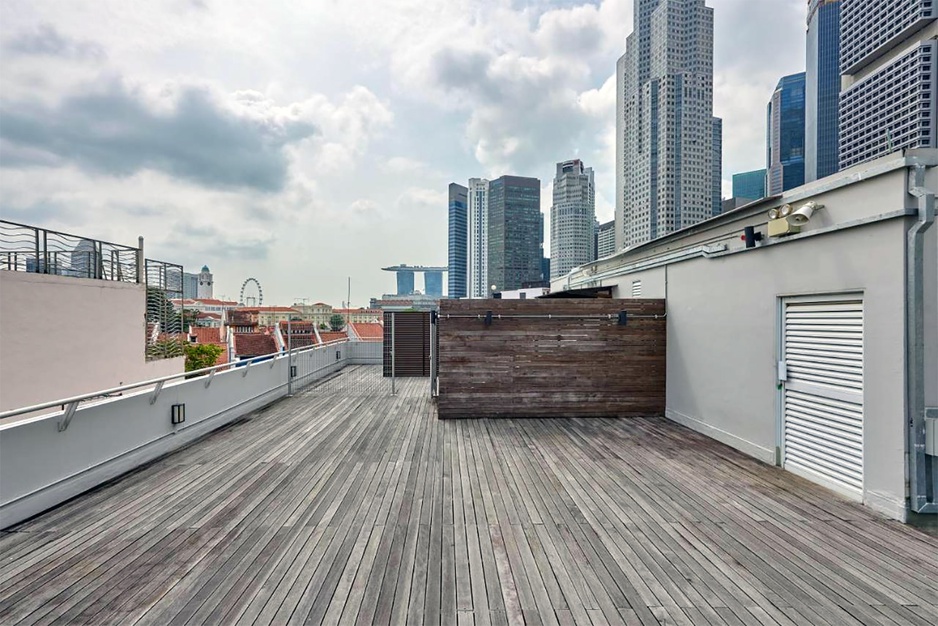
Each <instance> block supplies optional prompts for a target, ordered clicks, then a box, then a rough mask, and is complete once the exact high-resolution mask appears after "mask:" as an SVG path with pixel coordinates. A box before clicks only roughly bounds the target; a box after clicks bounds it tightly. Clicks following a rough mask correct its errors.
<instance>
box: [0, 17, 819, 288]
mask: <svg viewBox="0 0 938 626" xmlns="http://www.w3.org/2000/svg"><path fill="white" fill-rule="evenodd" d="M709 4H711V5H716V8H715V18H716V50H715V68H716V72H715V111H714V112H715V114H716V115H719V116H722V117H723V118H724V163H725V170H724V179H725V180H729V178H730V174H731V173H732V172H733V171H740V170H745V169H753V168H756V167H761V162H762V160H763V159H764V156H763V154H764V149H763V142H764V124H765V122H764V110H765V102H766V101H767V100H768V97H769V95H770V93H771V89H772V88H773V87H774V85H775V82H776V81H777V80H778V78H779V77H780V76H782V75H783V74H787V73H791V72H794V71H798V70H800V69H802V68H803V63H804V60H803V57H804V12H805V6H804V1H803V0H719V2H716V1H715V0H712V1H711V2H710V3H709ZM631 19H632V4H631V2H630V1H629V0H604V1H592V2H589V1H586V0H583V1H582V2H577V0H572V1H565V2H553V1H547V0H544V1H540V0H530V1H527V2H519V1H517V0H395V1H393V2H391V1H390V0H362V1H360V2H326V0H312V1H310V2H304V3H293V2H282V1H276V0H275V1H272V2H268V3H266V4H265V5H264V8H263V10H262V11H261V10H258V5H257V3H256V2H252V1H250V0H229V1H226V2H214V1H211V0H209V1H206V2H189V1H188V0H173V1H172V2H169V3H128V2H126V1H125V0H98V1H97V2H95V3H94V4H93V5H87V4H86V3H61V2H53V1H52V0H9V1H7V2H4V3H3V4H2V6H0V45H2V46H4V52H5V55H4V67H3V72H2V74H0V105H2V106H4V107H10V106H12V105H21V104H22V103H27V102H29V103H35V104H34V110H33V113H35V112H36V111H38V112H42V113H47V114H50V115H56V114H58V115H59V117H57V118H53V117H50V118H48V119H49V121H50V123H49V124H46V125H45V128H46V130H47V131H48V129H53V130H55V129H61V128H63V126H62V125H61V124H60V125H59V126H53V125H51V122H52V121H54V120H55V119H58V120H60V121H62V123H63V124H64V121H63V120H69V119H71V120H74V119H75V118H74V117H67V116H65V117H63V116H62V115H61V114H62V113H63V112H68V111H75V107H74V100H75V98H77V97H79V96H85V97H88V96H89V94H92V95H93V94H97V95H98V96H100V95H101V94H102V93H103V94H106V93H107V91H106V90H105V89H104V88H103V87H102V86H107V85H114V84H119V85H122V86H123V87H122V90H121V91H119V92H118V93H117V95H118V96H120V97H115V98H113V99H112V100H113V101H114V102H116V103H123V105H124V106H128V107H137V109H136V110H137V111H138V114H139V116H140V119H142V120H144V121H146V122H149V124H148V125H146V124H144V125H139V124H138V125H132V124H125V125H124V127H123V129H122V131H121V132H122V133H123V134H121V135H119V137H122V138H124V140H125V143H126V140H127V139H128V138H133V139H135V141H137V142H138V143H140V142H142V144H143V145H141V147H140V148H138V149H135V152H133V155H135V158H134V159H123V160H121V159H113V160H106V159H104V158H103V157H102V156H100V155H98V154H95V155H92V156H89V155H88V154H87V151H88V150H89V149H91V147H94V146H98V147H100V146H102V145H103V146H104V147H108V146H111V145H112V144H113V143H114V142H115V141H114V138H113V137H112V138H111V143H110V144H109V143H108V142H103V143H102V141H103V140H101V139H100V138H98V139H97V140H96V141H97V143H94V142H92V141H90V138H92V137H94V136H97V135H93V134H91V133H92V131H93V130H95V128H82V129H80V132H79V131H75V132H74V133H73V135H72V139H73V140H72V141H71V142H70V143H69V144H68V146H67V147H68V149H67V150H66V149H65V148H63V146H62V142H63V141H64V140H63V139H62V137H63V136H66V135H67V133H64V132H59V130H56V133H53V134H54V136H53V137H51V140H52V141H51V144H52V148H55V149H51V148H50V146H49V142H48V141H47V142H45V143H42V142H38V141H36V140H35V139H33V140H30V141H27V140H25V139H24V138H23V137H19V138H18V139H17V140H16V141H13V138H9V137H7V136H6V135H4V138H3V139H2V140H0V141H2V142H3V143H2V145H0V166H2V167H0V197H2V200H0V210H2V211H4V212H11V211H12V212H15V213H16V215H17V216H18V217H19V218H20V219H19V221H33V222H34V223H37V224H39V225H41V226H49V227H52V228H55V227H60V228H62V229H63V230H67V231H71V232H78V233H80V234H87V235H88V236H97V237H101V238H106V239H116V240H118V241H126V242H129V243H134V242H135V241H136V236H137V235H138V234H143V235H144V236H145V237H146V238H147V242H148V243H147V245H148V250H150V251H151V252H152V253H153V255H154V256H158V257H159V258H164V259H166V260H170V261H182V262H184V263H186V264H187V265H190V266H193V265H195V266H201V265H202V264H203V263H206V262H207V263H208V264H209V265H210V266H211V267H212V269H213V271H214V272H215V274H216V277H217V285H218V286H219V289H220V290H221V291H220V292H221V293H224V291H225V290H227V291H229V292H230V293H229V294H228V295H232V294H236V293H237V289H238V286H239V285H240V281H242V280H243V279H244V278H246V277H247V276H248V275H251V276H255V277H257V278H258V279H259V280H261V282H262V283H264V287H265V294H266V295H267V296H268V298H269V299H270V300H271V302H282V303H287V302H289V301H290V300H291V299H292V298H294V297H296V296H306V297H310V298H314V299H315V300H328V301H333V302H338V301H340V300H342V299H344V298H345V295H344V290H345V280H346V277H347V276H348V275H349V274H351V275H352V276H353V302H356V301H357V303H358V304H366V303H367V298H368V297H369V296H376V295H380V294H381V293H382V292H384V291H389V290H390V289H391V288H392V286H393V277H392V276H390V275H388V274H384V273H382V272H380V271H379V269H378V268H380V267H382V266H384V265H387V264H390V263H396V262H407V263H442V262H444V260H445V259H446V210H445V207H446V196H445V193H446V183H447V182H449V181H450V180H455V181H460V182H464V181H465V179H466V178H468V177H470V176H477V175H483V176H498V175H501V174H506V173H511V174H519V175H527V176H537V177H539V178H540V179H541V181H542V194H543V196H544V198H543V199H544V205H545V206H549V204H550V201H549V192H550V180H551V177H552V175H553V169H554V168H553V164H554V163H555V162H557V161H560V160H564V159H567V158H571V157H574V156H578V157H579V158H582V159H583V160H584V161H585V162H586V164H587V165H589V166H592V167H593V168H594V170H595V171H596V180H597V189H598V198H597V214H598V216H599V217H600V219H608V218H610V217H611V215H612V201H613V197H614V193H613V183H614V181H613V172H614V124H615V121H614V107H615V80H614V78H613V77H612V76H611V74H612V73H613V71H614V68H615V62H616V59H617V57H618V56H619V55H621V54H622V53H623V52H624V50H625V37H626V35H627V34H628V33H629V32H630V31H631V28H632V24H631ZM11 46H12V48H11ZM11 49H16V50H18V52H17V53H16V54H9V53H7V51H8V50H11ZM54 52H58V54H53V53H54ZM96 90H97V91H96ZM193 94H196V95H200V96H201V97H202V100H201V104H202V105H203V106H202V109H200V111H201V112H202V113H203V114H204V115H203V116H202V117H198V116H192V115H184V114H183V113H185V111H181V109H180V104H181V103H184V102H185V98H186V97H192V95H193ZM112 95H113V94H112ZM114 102H112V104H113V103H114ZM6 110H8V108H5V109H4V111H6ZM17 111H19V112H20V113H24V109H22V108H21V107H20V108H17ZM26 112H28V111H26ZM24 114H25V113H24ZM34 117H35V116H34ZM8 119H9V118H7V116H4V124H6V122H7V120H8ZM36 119H38V118H36ZM114 119H120V118H114ZM166 119H171V120H175V125H170V126H169V128H172V129H173V130H174V131H175V132H176V135H175V136H177V137H180V139H179V140H178V141H175V142H172V143H170V142H165V143H164V144H163V145H162V146H161V144H160V143H159V141H158V140H159V139H160V138H161V137H162V138H163V139H164V140H165V139H166V138H167V137H166V136H165V135H166V131H165V129H166V128H167V126H166V124H165V120H166ZM197 119H198V120H214V121H213V122H212V123H213V124H215V125H216V126H212V125H211V124H208V123H207V122H200V123H195V122H194V121H192V124H193V126H192V131H191V132H188V133H186V132H185V129H186V128H187V126H186V123H188V121H190V120H197ZM160 123H162V124H163V125H162V126H160ZM99 125H100V126H101V127H106V124H104V122H103V121H99ZM40 128H42V125H40ZM144 128H151V129H152V128H161V129H164V132H163V135H160V134H159V133H150V135H147V134H146V133H144V132H143V130H142V129H144ZM212 128H222V129H227V131H228V132H230V133H235V134H236V135H237V133H238V132H239V133H241V134H240V135H238V136H240V137H241V139H240V142H238V141H234V140H232V139H231V135H230V134H228V135H226V137H228V138H227V139H226V140H225V141H218V137H215V136H213V135H212V134H211V132H210V131H211V129H212ZM313 129H314V130H313ZM98 130H100V128H98ZM235 131H237V132H235ZM4 132H6V131H5V130H4ZM180 133H181V135H180ZM205 133H208V135H207V136H206V135H205ZM47 134H48V133H47ZM226 142H227V143H226ZM252 142H253V143H252ZM167 144H168V145H167ZM226 146H228V148H227V149H226V148H225V147H226ZM252 146H253V148H252ZM112 147H113V146H112ZM158 148H160V149H158ZM173 148H175V150H173ZM69 155H71V157H70V156H69ZM141 155H144V156H147V155H148V158H146V159H143V158H142V156H141ZM167 155H168V156H167ZM262 157H263V158H262ZM96 159H97V160H96ZM14 160H20V161H25V162H28V164H23V163H21V164H20V165H18V166H15V167H14V163H13V161H14ZM122 161H123V162H122ZM200 164H201V167H202V168H203V173H202V174H200V173H198V172H197V171H195V168H197V166H199V165H200ZM212 164H214V166H215V169H214V171H212V170H211V169H210V168H209V167H208V166H209V165H212ZM130 165H133V167H129V166H130ZM111 166H114V167H117V166H123V167H124V170H125V171H123V172H122V173H118V174H115V173H114V171H113V167H111ZM204 172H208V173H204ZM239 181H240V182H241V183H245V182H247V183H250V184H237V183H238V182H239ZM252 181H253V182H252ZM30 216H34V218H33V219H32V220H30V219H29V218H30ZM219 242H222V244H223V245H221V246H220V245H219ZM226 242H227V243H226ZM356 291H357V292H358V295H356V293H355V292H356Z"/></svg>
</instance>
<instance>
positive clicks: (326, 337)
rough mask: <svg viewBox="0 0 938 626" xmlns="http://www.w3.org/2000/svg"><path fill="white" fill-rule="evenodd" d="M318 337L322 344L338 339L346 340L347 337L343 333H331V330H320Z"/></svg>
mask: <svg viewBox="0 0 938 626" xmlns="http://www.w3.org/2000/svg"><path fill="white" fill-rule="evenodd" d="M319 336H320V337H322V342H323V343H329V342H330V341H336V340H338V339H346V338H347V337H348V335H346V334H345V333H343V332H333V331H331V330H321V331H319Z"/></svg>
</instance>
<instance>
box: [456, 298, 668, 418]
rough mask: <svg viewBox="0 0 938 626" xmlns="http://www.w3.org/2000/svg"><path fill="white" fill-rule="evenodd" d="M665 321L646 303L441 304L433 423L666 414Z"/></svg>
mask: <svg viewBox="0 0 938 626" xmlns="http://www.w3.org/2000/svg"><path fill="white" fill-rule="evenodd" d="M487 311H492V314H493V319H492V324H491V325H490V326H486V325H485V323H484V321H483V320H482V319H481V318H484V316H485V314H486V312H487ZM619 311H626V312H627V315H628V321H627V323H626V325H625V326H619V325H618V323H617V319H618V313H619ZM499 315H502V316H505V317H503V318H502V319H499V317H498V316H499ZM518 315H525V316H535V317H523V318H522V317H512V316H518ZM548 315H551V316H562V317H552V318H548V317H547V316H548ZM664 315H665V302H664V300H652V299H632V300H609V299H583V300H580V299H557V300H553V299H535V300H442V301H441V302H440V321H439V336H440V339H439V346H440V358H439V368H440V369H439V398H438V402H439V405H438V406H439V415H440V417H441V418H465V417H584V416H623V417H624V416H639V415H641V416H652V415H663V414H664V407H665V353H666V320H665V318H664ZM606 316H610V317H611V319H605V317H606ZM655 316H657V319H655ZM600 318H603V319H600Z"/></svg>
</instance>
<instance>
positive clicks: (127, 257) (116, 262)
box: [0, 220, 143, 283]
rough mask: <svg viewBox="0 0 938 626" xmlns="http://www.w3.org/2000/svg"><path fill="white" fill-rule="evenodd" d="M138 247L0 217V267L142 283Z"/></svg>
mask: <svg viewBox="0 0 938 626" xmlns="http://www.w3.org/2000/svg"><path fill="white" fill-rule="evenodd" d="M142 256H143V242H142V239H141V240H140V244H139V247H136V248H134V247H131V246H125V245H121V244H117V243H111V242H108V241H101V240H98V239H89V238H87V237H80V236H78V235H71V234H68V233H62V232H59V231H55V230H49V229H47V228H39V227H37V226H27V225H25V224H17V223H15V222H8V221H6V220H0V269H4V270H8V271H14V272H32V273H35V274H52V275H55V276H72V277H76V278H94V279H98V280H113V281H119V282H128V283H139V282H142V276H141V272H140V269H141V267H140V266H141V258H142Z"/></svg>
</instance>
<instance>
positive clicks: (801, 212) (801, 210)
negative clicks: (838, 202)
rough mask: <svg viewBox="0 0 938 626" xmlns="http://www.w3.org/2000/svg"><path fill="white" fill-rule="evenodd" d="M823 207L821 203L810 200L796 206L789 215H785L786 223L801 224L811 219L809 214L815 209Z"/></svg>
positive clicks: (812, 213)
mask: <svg viewBox="0 0 938 626" xmlns="http://www.w3.org/2000/svg"><path fill="white" fill-rule="evenodd" d="M823 208H824V205H823V204H818V203H817V202H814V201H813V200H812V201H811V202H806V203H805V204H803V205H801V206H800V207H798V209H797V210H795V211H793V212H792V214H791V215H788V216H786V217H785V219H786V220H788V223H789V224H791V225H792V226H802V225H804V224H807V223H808V222H809V221H811V216H812V215H814V212H815V211H817V210H818V209H823Z"/></svg>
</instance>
